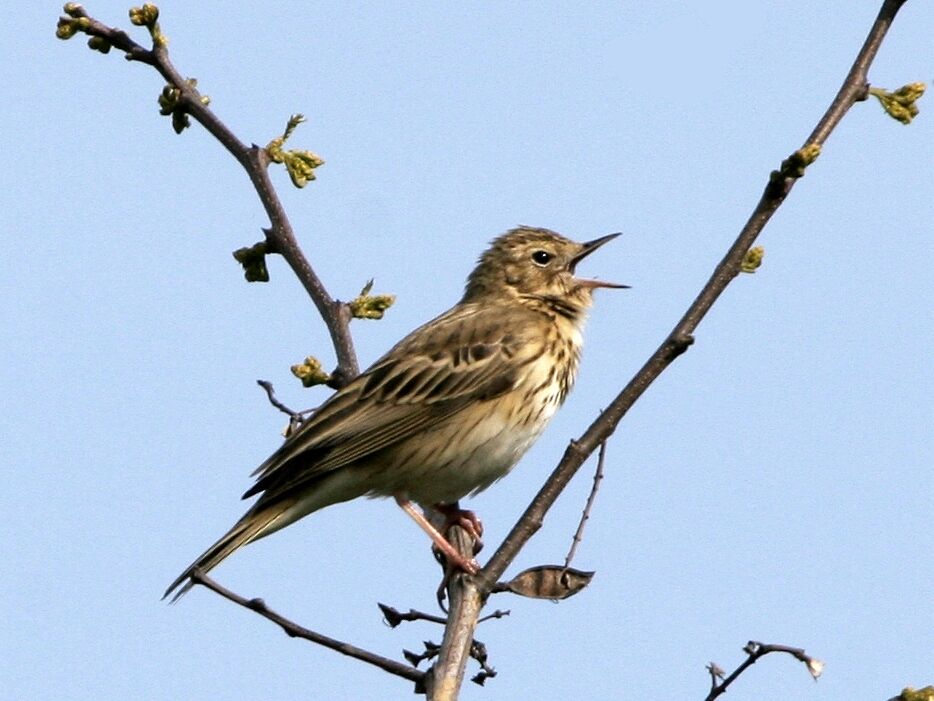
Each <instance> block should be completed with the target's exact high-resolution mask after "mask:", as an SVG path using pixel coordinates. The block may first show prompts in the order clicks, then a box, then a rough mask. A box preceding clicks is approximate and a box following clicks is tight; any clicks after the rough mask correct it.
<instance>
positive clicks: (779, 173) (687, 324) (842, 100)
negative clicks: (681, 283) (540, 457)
mask: <svg viewBox="0 0 934 701" xmlns="http://www.w3.org/2000/svg"><path fill="white" fill-rule="evenodd" d="M904 2H905V0H885V2H883V4H882V8H881V10H880V11H879V14H878V16H877V17H876V20H875V22H874V23H873V25H872V28H871V29H870V30H869V34H868V36H867V38H866V41H865V42H864V44H863V47H862V49H860V52H859V54H858V55H857V57H856V60H855V61H854V62H853V65H852V67H851V68H850V71H849V73H848V74H847V76H846V78H845V80H844V81H843V85H842V86H841V87H840V89H839V91H838V92H837V94H836V96H835V97H834V99H833V102H832V103H831V105H830V107H829V108H828V109H827V111H826V112H825V113H824V115H823V116H822V117H821V119H820V121H819V122H818V124H817V126H816V127H815V128H814V130H813V131H812V132H811V134H810V136H808V138H807V140H806V141H805V142H804V144H803V146H802V147H801V148H800V149H799V150H798V151H796V152H795V153H793V154H792V155H791V156H790V157H789V158H787V159H785V161H784V162H783V163H782V165H781V167H780V168H779V169H778V170H776V171H773V172H772V173H771V174H770V176H769V180H768V182H767V183H766V185H765V188H764V190H763V193H762V195H761V197H760V198H759V202H758V203H757V204H756V206H755V208H754V209H753V211H752V214H750V216H749V219H748V220H747V222H746V224H745V226H743V228H742V230H741V231H740V233H739V235H738V236H737V238H736V240H735V241H734V242H733V244H732V246H730V248H729V250H728V251H727V253H726V255H725V256H724V257H723V259H722V260H721V261H720V262H719V263H718V264H717V266H716V267H715V268H714V271H713V273H712V274H711V276H710V279H709V280H708V281H707V283H706V284H705V285H704V287H703V288H702V289H701V291H700V293H699V294H698V295H697V297H696V299H695V300H694V302H693V303H692V304H691V305H690V307H688V309H687V311H686V312H685V313H684V315H683V316H682V317H681V319H680V320H679V321H678V323H677V324H676V325H675V327H674V328H673V329H672V330H671V332H670V333H669V334H668V336H667V338H665V340H664V341H663V342H662V343H661V345H660V346H659V347H658V349H657V350H656V351H655V352H654V353H653V354H652V355H651V356H650V357H649V359H648V360H647V361H646V362H645V364H644V365H643V366H642V368H641V369H640V370H639V371H638V372H637V373H636V374H635V376H634V377H633V378H632V379H631V380H630V381H629V383H628V384H627V385H626V386H625V387H624V388H623V389H622V391H620V393H619V394H618V395H617V396H616V398H615V399H614V400H613V401H612V402H611V403H610V405H609V406H608V407H607V408H606V409H605V410H604V411H603V412H602V413H601V414H600V416H599V417H598V418H597V419H596V420H594V421H593V423H591V425H590V426H589V427H588V428H587V430H586V431H584V433H583V434H582V435H581V436H580V438H578V439H577V440H573V441H571V442H570V444H569V445H568V447H567V449H566V450H565V452H564V456H563V457H562V459H561V461H560V462H559V463H558V465H557V467H555V469H554V471H553V472H552V473H551V475H550V476H549V477H548V479H547V481H546V482H545V484H544V485H543V486H542V487H541V489H540V490H539V491H538V494H536V496H535V497H534V499H533V500H532V502H531V503H530V504H529V506H528V507H527V508H526V510H525V512H524V513H523V514H522V516H521V517H520V518H519V520H518V521H517V522H516V524H515V525H514V526H513V528H512V530H511V531H510V532H509V534H508V535H507V536H506V538H505V539H504V540H503V542H502V544H501V545H500V546H499V548H498V549H497V551H496V552H495V553H494V554H493V556H492V557H491V558H490V560H489V562H487V564H486V566H485V567H483V569H482V570H481V571H480V573H479V574H478V575H477V576H476V577H475V578H473V579H466V578H455V579H454V580H452V582H451V583H450V585H449V596H450V597H451V600H452V602H453V601H455V600H465V599H466V600H468V603H467V604H465V605H464V606H463V607H462V608H461V609H459V610H458V612H457V615H455V610H454V608H453V607H452V610H451V615H450V617H449V618H450V623H449V628H450V627H454V628H455V629H457V630H459V631H466V630H472V629H473V628H472V625H471V623H470V622H469V621H464V620H459V619H458V615H463V616H473V615H478V614H479V611H480V610H481V608H482V602H483V601H485V599H486V597H487V596H488V595H489V593H490V592H491V591H492V590H493V588H494V586H495V585H496V582H497V580H498V579H499V578H500V577H501V576H502V575H503V573H504V572H505V571H506V568H507V567H508V566H509V565H510V564H511V563H512V561H513V560H514V559H515V558H516V556H517V555H518V554H519V552H520V550H521V549H522V547H523V546H524V545H525V544H526V543H527V542H528V540H529V539H530V538H531V537H532V536H533V535H534V534H535V533H536V532H537V531H538V530H539V529H540V528H541V526H542V523H543V520H544V518H545V515H546V514H547V513H548V510H549V509H550V508H551V506H552V505H553V504H554V502H555V501H556V500H557V498H558V496H559V495H560V494H561V492H563V491H564V489H565V487H567V485H568V483H569V482H570V481H571V479H572V478H573V477H574V475H575V474H576V473H577V471H578V470H579V469H580V467H581V466H582V465H583V464H584V462H585V461H586V460H587V458H589V457H590V455H592V454H593V452H594V451H595V450H596V449H597V448H598V447H599V446H600V445H601V444H602V443H603V442H605V441H606V440H607V439H608V438H609V437H610V436H612V435H613V433H614V431H615V430H616V427H617V426H618V425H619V422H620V421H621V420H622V418H623V417H624V416H625V415H626V413H627V412H628V411H629V409H630V408H631V407H632V405H633V404H635V402H636V401H637V400H638V399H639V397H641V396H642V394H643V393H644V392H645V390H646V389H648V387H649V385H651V384H652V382H654V381H655V380H656V379H657V378H658V377H659V375H661V374H662V372H664V371H665V369H667V368H668V366H669V365H671V363H672V362H674V360H675V359H676V358H677V357H678V356H680V355H681V354H682V353H684V352H685V351H686V350H687V349H688V348H689V347H690V346H691V344H692V343H693V342H694V337H693V333H694V331H695V329H696V328H697V326H698V325H699V324H700V322H701V320H703V318H704V316H706V314H707V312H709V311H710V309H711V307H712V306H713V304H714V302H716V301H717V299H718V298H719V297H720V295H721V294H722V293H723V291H724V290H725V289H726V288H727V286H728V285H729V284H730V282H732V281H733V279H734V278H735V277H736V276H737V275H738V274H739V272H740V270H741V267H742V263H743V261H744V259H745V257H746V255H747V252H748V251H749V249H750V248H751V247H752V245H753V243H755V241H756V238H757V237H758V236H759V234H760V233H761V232H762V230H763V229H764V228H765V225H766V224H767V223H768V222H769V220H770V219H771V218H772V215H773V214H774V213H775V212H776V211H777V210H778V208H779V207H780V206H781V204H782V203H783V202H784V201H785V198H786V197H787V196H788V194H789V193H790V192H791V190H792V188H793V187H794V185H795V183H796V182H797V180H798V179H799V178H800V177H801V176H803V175H804V170H805V169H806V167H807V166H808V165H810V163H812V162H813V161H814V159H815V158H816V157H817V156H818V155H819V153H820V148H821V146H822V145H823V144H824V142H825V141H826V140H827V138H828V137H829V136H830V134H831V132H832V131H833V130H834V129H835V128H836V126H837V125H838V124H839V123H840V120H842V119H843V117H844V115H846V113H847V112H848V111H849V109H850V108H851V107H852V106H853V105H854V104H855V103H856V102H859V101H860V100H864V99H865V98H866V96H867V95H868V72H869V67H870V66H871V64H872V61H873V59H874V58H875V56H876V53H877V52H878V50H879V46H880V45H881V44H882V40H883V38H884V37H885V35H886V32H887V31H888V29H889V27H890V26H891V24H892V21H893V20H894V18H895V15H896V14H897V13H898V11H899V9H900V8H901V6H902V5H903V4H904ZM468 552H469V551H468ZM453 644H457V645H463V644H464V636H463V635H460V636H457V637H454V636H452V637H450V639H449V636H447V635H446V636H445V642H444V643H442V657H439V661H438V662H437V663H436V664H435V667H434V669H433V670H432V671H433V680H432V683H431V684H429V690H432V689H447V688H448V686H449V685H450V684H452V683H455V681H456V682H457V683H458V684H459V679H460V677H461V676H462V675H463V670H462V668H461V667H460V666H459V664H460V660H461V658H462V657H464V653H461V654H460V655H455V654H452V653H450V652H448V651H446V650H445V649H444V648H445V646H446V645H453ZM444 655H448V656H447V657H443V656H444ZM443 660H450V666H449V667H445V665H444V664H443V663H442V662H443ZM750 664H751V663H750ZM455 697H456V692H455V694H454V695H448V696H437V697H436V696H430V698H432V699H434V698H455Z"/></svg>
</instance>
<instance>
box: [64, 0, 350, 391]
mask: <svg viewBox="0 0 934 701" xmlns="http://www.w3.org/2000/svg"><path fill="white" fill-rule="evenodd" d="M66 10H68V11H69V14H70V16H71V17H73V18H81V19H82V21H83V22H84V23H85V24H84V25H83V28H82V30H81V31H83V32H84V33H85V34H88V35H90V36H92V37H100V38H102V39H104V40H106V41H107V42H108V43H109V44H111V45H112V46H114V47H116V48H117V49H119V50H121V51H123V52H124V53H125V55H126V59H127V60H128V61H139V62H140V63H144V64H146V65H148V66H152V67H153V68H155V69H156V70H157V71H158V72H159V74H160V75H161V76H162V77H163V78H164V79H165V81H166V82H167V83H168V84H169V85H171V86H173V87H174V88H176V89H177V90H178V91H179V98H178V103H177V104H178V108H179V109H181V110H183V111H184V112H185V113H186V114H190V115H191V116H192V117H194V119H195V120H197V121H198V123H199V124H201V125H202V126H203V127H204V128H205V129H206V130H207V131H208V132H209V133H210V134H211V135H212V136H213V137H214V138H216V139H217V140H218V141H219V142H220V143H221V145H223V147H224V148H226V149H227V151H229V152H230V154H231V155H232V156H233V157H234V158H235V159H237V162H238V163H239V164H240V165H241V166H242V167H243V169H244V170H245V171H246V173H247V176H248V177H249V178H250V182H252V183H253V188H254V189H255V190H256V194H257V195H258V196H259V199H260V201H261V202H262V204H263V208H264V209H265V210H266V214H267V216H268V217H269V221H270V224H271V226H270V227H269V228H268V229H263V232H264V233H265V235H266V241H267V244H268V246H269V248H270V250H271V251H272V252H275V253H278V254H280V255H281V256H282V257H283V258H284V259H285V261H286V262H287V263H288V264H289V267H291V268H292V271H293V272H294V273H295V276H296V277H297V278H298V280H299V282H301V284H302V287H304V288H305V291H306V292H307V293H308V296H309V297H311V300H312V302H314V305H315V307H316V308H317V309H318V312H319V313H320V314H321V318H322V319H323V320H324V324H325V326H326V327H327V329H328V333H329V335H330V337H331V343H332V344H333V346H334V352H335V355H336V356H337V369H336V370H335V371H334V372H333V373H332V374H331V380H330V381H329V382H328V385H329V386H332V387H335V388H338V387H341V386H343V385H344V384H346V383H347V382H349V381H350V380H351V379H353V378H354V377H355V376H356V375H358V374H359V372H360V368H359V365H358V364H357V356H356V352H355V351H354V346H353V340H352V339H351V336H350V319H351V314H350V310H349V309H348V307H347V305H346V304H345V303H343V302H340V301H338V300H335V299H333V298H332V297H331V296H330V294H328V292H327V290H326V289H325V287H324V283H323V282H321V279H320V278H319V277H318V275H317V274H316V273H315V271H314V269H313V268H312V267H311V264H310V263H309V262H308V259H307V258H306V257H305V254H304V253H303V252H302V250H301V248H300V247H299V245H298V241H297V240H296V238H295V232H294V230H293V229H292V224H291V222H290V221H289V218H288V215H287V214H286V212H285V208H284V207H283V206H282V202H281V201H280V199H279V196H278V194H276V190H275V188H274V187H273V184H272V181H271V180H270V179H269V170H268V166H269V163H270V159H269V154H268V153H267V152H266V149H263V148H260V147H259V146H256V145H255V144H253V145H251V146H247V145H246V144H244V143H243V142H242V141H240V139H238V138H237V136H236V135H235V134H234V133H233V132H232V131H231V130H230V128H229V127H228V126H227V125H226V124H224V122H222V121H221V120H220V118H219V117H218V116H217V115H216V114H215V113H214V112H213V111H212V110H211V109H210V108H209V107H208V106H207V105H206V104H205V103H204V102H203V101H202V96H201V94H200V93H199V92H198V90H197V89H196V88H195V86H194V85H193V84H191V83H190V82H189V81H187V80H185V79H184V78H183V77H182V75H181V74H180V73H179V72H178V70H177V69H176V68H175V66H174V64H173V63H172V62H171V61H170V60H169V53H168V50H167V49H166V47H165V42H164V41H162V42H160V41H154V42H153V44H154V45H153V48H152V49H146V48H144V47H143V46H141V45H140V44H138V43H137V42H135V41H134V40H133V39H132V38H131V37H130V36H129V35H128V34H127V33H126V32H124V31H123V30H120V29H116V28H114V27H109V26H107V25H106V24H103V23H102V22H100V21H98V20H96V19H94V18H93V17H89V16H88V15H87V12H85V10H84V9H83V8H81V7H80V6H79V7H77V8H75V7H67V6H66ZM63 19H64V18H63Z"/></svg>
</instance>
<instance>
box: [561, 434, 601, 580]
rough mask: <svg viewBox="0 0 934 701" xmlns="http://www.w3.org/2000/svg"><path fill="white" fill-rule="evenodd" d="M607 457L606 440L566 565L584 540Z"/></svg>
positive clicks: (569, 564)
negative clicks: (585, 529)
mask: <svg viewBox="0 0 934 701" xmlns="http://www.w3.org/2000/svg"><path fill="white" fill-rule="evenodd" d="M605 458H606V441H603V443H601V444H600V454H599V455H598V456H597V469H596V471H595V472H594V475H593V487H591V489H590V495H589V496H588V497H587V503H586V504H584V512H583V513H582V514H581V520H580V523H578V524H577V531H575V533H574V538H573V539H572V540H571V549H570V550H568V554H567V557H565V558H564V567H565V569H567V568H568V567H570V566H571V561H572V560H573V559H574V555H575V554H577V546H578V545H580V544H581V541H583V540H584V526H586V524H587V521H588V520H589V519H590V512H591V510H592V509H593V504H594V501H596V498H597V492H598V491H599V490H600V483H601V482H603V461H604V459H605Z"/></svg>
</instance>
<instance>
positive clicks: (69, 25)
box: [55, 17, 80, 40]
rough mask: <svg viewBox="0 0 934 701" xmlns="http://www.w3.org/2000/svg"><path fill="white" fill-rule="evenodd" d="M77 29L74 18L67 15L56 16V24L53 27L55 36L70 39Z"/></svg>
mask: <svg viewBox="0 0 934 701" xmlns="http://www.w3.org/2000/svg"><path fill="white" fill-rule="evenodd" d="M79 31H80V30H79V29H78V26H77V22H75V20H73V19H68V18H67V17H59V18H58V24H57V25H56V27H55V36H57V37H58V38H59V39H65V40H67V39H71V38H72V37H73V36H74V35H75V34H77V33H78V32H79Z"/></svg>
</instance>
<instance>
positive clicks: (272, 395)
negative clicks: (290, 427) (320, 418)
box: [256, 380, 302, 423]
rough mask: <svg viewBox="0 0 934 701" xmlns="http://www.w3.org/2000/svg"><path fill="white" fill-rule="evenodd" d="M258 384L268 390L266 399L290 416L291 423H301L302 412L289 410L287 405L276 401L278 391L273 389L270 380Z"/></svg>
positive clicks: (257, 382) (258, 381)
mask: <svg viewBox="0 0 934 701" xmlns="http://www.w3.org/2000/svg"><path fill="white" fill-rule="evenodd" d="M256 384H258V385H259V386H260V387H262V388H263V389H264V390H266V397H267V398H268V399H269V403H270V404H272V405H273V406H274V407H276V409H278V410H279V411H281V412H282V413H283V414H287V415H288V417H289V419H290V422H289V423H291V422H293V421H297V422H301V420H302V414H301V412H298V411H293V410H292V409H289V408H288V407H287V406H286V405H285V404H283V403H282V402H280V401H279V400H278V399H276V390H275V389H273V386H272V382H269V381H268V380H257V381H256Z"/></svg>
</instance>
